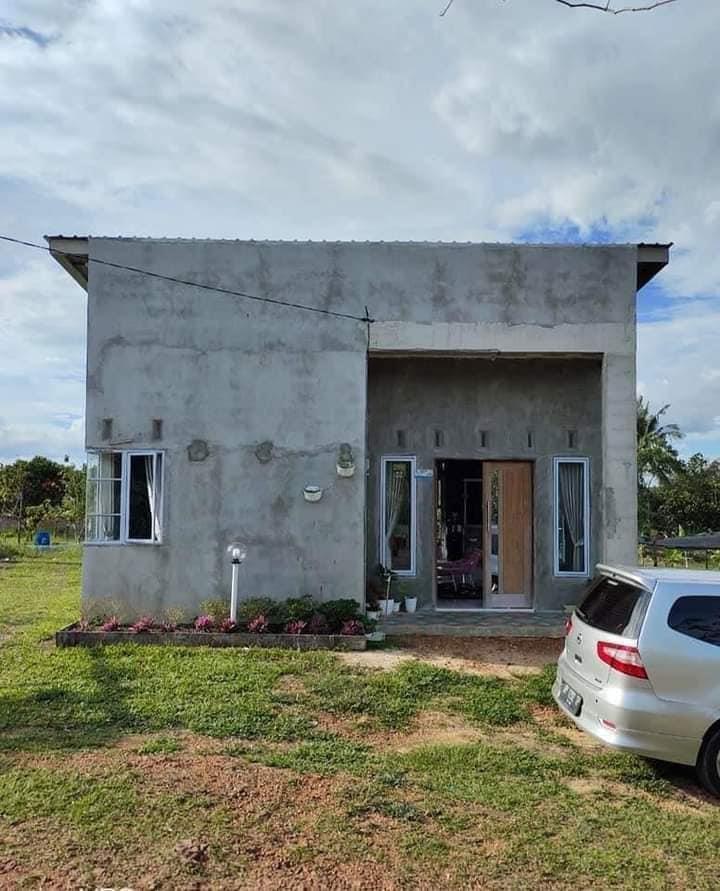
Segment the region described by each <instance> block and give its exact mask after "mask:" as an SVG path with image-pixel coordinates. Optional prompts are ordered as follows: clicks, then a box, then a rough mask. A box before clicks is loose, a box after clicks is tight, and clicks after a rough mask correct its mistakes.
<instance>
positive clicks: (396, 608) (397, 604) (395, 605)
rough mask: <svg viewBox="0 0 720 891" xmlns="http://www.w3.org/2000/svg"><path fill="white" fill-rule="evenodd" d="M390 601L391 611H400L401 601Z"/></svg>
mask: <svg viewBox="0 0 720 891" xmlns="http://www.w3.org/2000/svg"><path fill="white" fill-rule="evenodd" d="M390 602H391V603H392V605H393V608H392V611H393V612H394V613H399V612H400V607H401V606H402V603H401V602H400V601H399V600H391V601H390Z"/></svg>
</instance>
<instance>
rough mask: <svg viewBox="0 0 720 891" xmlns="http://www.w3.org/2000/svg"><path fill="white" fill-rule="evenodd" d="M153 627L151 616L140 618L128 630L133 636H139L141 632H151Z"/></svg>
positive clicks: (153, 622) (153, 620) (153, 621)
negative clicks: (133, 633) (132, 632)
mask: <svg viewBox="0 0 720 891" xmlns="http://www.w3.org/2000/svg"><path fill="white" fill-rule="evenodd" d="M154 627H155V619H153V617H152V616H141V617H140V618H139V619H138V620H137V622H135V624H134V625H131V626H130V630H131V631H134V632H135V634H141V633H142V632H143V631H152V630H153V628H154Z"/></svg>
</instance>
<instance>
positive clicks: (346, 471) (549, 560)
mask: <svg viewBox="0 0 720 891" xmlns="http://www.w3.org/2000/svg"><path fill="white" fill-rule="evenodd" d="M49 244H50V247H51V250H53V251H54V252H56V253H55V256H56V258H57V259H58V261H59V262H60V263H61V265H62V266H63V267H64V268H65V269H66V270H67V271H68V272H69V273H70V274H71V275H72V276H73V277H74V278H75V279H76V280H77V281H78V282H80V284H81V285H82V286H83V287H84V288H86V290H87V292H88V347H87V349H88V355H87V428H86V439H87V448H88V452H89V460H88V463H89V489H88V517H87V534H86V548H85V559H84V579H83V596H84V598H85V599H86V600H95V599H100V600H101V599H106V598H111V599H113V600H114V601H115V602H119V603H121V604H122V607H123V609H124V610H125V611H126V612H127V613H128V614H135V615H137V614H139V613H152V614H155V615H160V614H161V613H162V611H163V609H165V608H168V607H178V606H182V607H185V608H186V609H187V610H188V612H190V613H191V614H194V613H196V612H197V611H198V608H199V604H200V603H201V601H203V600H205V599H208V598H218V597H222V596H224V595H225V594H226V592H227V591H228V589H229V585H230V570H231V566H230V561H229V559H228V555H227V553H226V549H227V546H228V544H229V543H230V542H232V541H236V540H241V541H243V542H244V543H245V544H246V545H247V559H246V561H245V563H244V566H243V568H242V576H241V587H242V592H243V594H245V595H247V596H250V595H272V596H275V597H277V598H284V597H288V596H297V595H299V594H302V593H311V594H313V595H315V596H317V597H321V598H335V597H341V596H344V597H353V598H357V600H358V601H361V602H363V601H364V600H365V597H366V591H367V583H368V579H370V578H372V577H373V573H374V569H375V567H376V566H377V564H383V565H384V566H386V567H389V568H391V569H392V570H393V571H394V572H395V573H396V575H397V577H398V579H399V580H401V581H402V582H403V588H404V591H405V593H406V595H413V594H415V595H417V597H418V598H419V600H420V603H421V605H424V606H426V607H433V608H437V609H443V608H446V609H525V610H527V609H534V610H550V609H558V608H562V606H563V604H566V603H572V602H575V600H576V598H577V595H578V592H579V589H580V588H581V587H582V586H583V584H584V580H585V579H586V578H587V577H588V575H589V574H590V573H591V572H592V568H593V565H594V564H595V563H596V562H597V561H601V560H602V561H605V562H620V563H633V562H635V553H636V552H635V546H636V531H637V530H636V527H637V522H636V491H635V490H636V468H635V340H636V322H635V295H636V291H637V289H638V288H640V287H642V286H643V285H644V284H645V283H646V282H647V281H649V280H650V279H651V278H652V277H653V276H654V275H655V274H656V273H657V272H658V271H659V270H661V269H662V268H663V267H664V266H665V264H666V263H667V261H668V246H666V245H642V244H641V245H617V246H615V245H613V246H609V245H602V246H575V245H561V246H556V245H552V246H540V245H501V244H424V243H382V242H381V243H354V242H353V243H325V242H323V243H310V242H305V243H302V242H254V241H195V240H174V239H142V238H129V239H125V238H64V237H62V236H57V237H52V238H50V239H49ZM178 280H179V281H178ZM193 283H197V285H201V286H202V287H198V286H196V285H195V284H193ZM239 294H244V295H247V296H238V295H239ZM255 298H257V299H255ZM284 304H295V305H284ZM298 305H301V306H304V307H310V308H315V309H319V310H322V311H323V312H313V311H311V310H310V309H307V308H306V309H302V308H299V307H298ZM366 307H367V312H366ZM366 315H367V317H368V318H370V319H372V321H371V322H368V321H364V319H365V317H366Z"/></svg>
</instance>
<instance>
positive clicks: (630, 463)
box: [600, 352, 638, 566]
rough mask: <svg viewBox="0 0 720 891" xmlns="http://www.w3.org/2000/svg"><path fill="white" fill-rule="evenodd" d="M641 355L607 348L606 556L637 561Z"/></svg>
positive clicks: (604, 383)
mask: <svg viewBox="0 0 720 891" xmlns="http://www.w3.org/2000/svg"><path fill="white" fill-rule="evenodd" d="M636 411H637V409H636V387H635V354H634V352H633V353H631V354H629V355H626V354H615V353H606V354H605V355H604V357H603V367H602V444H603V448H602V455H603V481H602V505H601V507H602V517H603V534H602V536H601V553H600V559H601V560H602V561H603V562H605V563H624V564H630V565H631V566H634V565H636V564H637V535H638V525H637V470H636V465H637V454H636V435H637V434H636V429H637V419H636Z"/></svg>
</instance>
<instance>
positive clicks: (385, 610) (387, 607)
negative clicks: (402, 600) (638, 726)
mask: <svg viewBox="0 0 720 891" xmlns="http://www.w3.org/2000/svg"><path fill="white" fill-rule="evenodd" d="M378 607H379V609H380V615H381V616H389V615H390V613H391V612H392V611H393V609H392V600H378Z"/></svg>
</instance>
